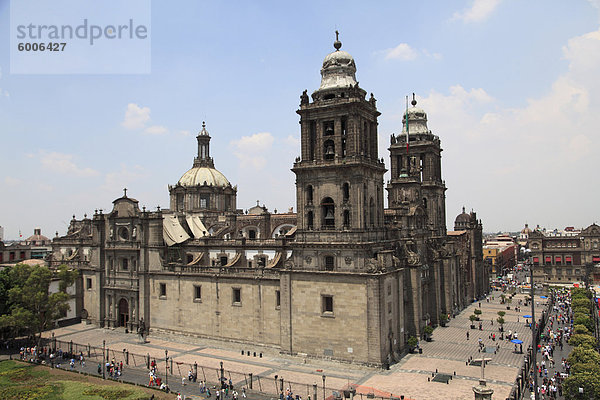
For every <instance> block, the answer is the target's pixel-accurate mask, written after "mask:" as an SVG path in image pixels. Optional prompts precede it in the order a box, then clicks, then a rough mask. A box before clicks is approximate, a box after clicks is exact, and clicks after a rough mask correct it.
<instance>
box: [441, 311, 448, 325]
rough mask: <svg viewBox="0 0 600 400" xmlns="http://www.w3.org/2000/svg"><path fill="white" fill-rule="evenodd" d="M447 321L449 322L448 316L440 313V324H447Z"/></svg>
mask: <svg viewBox="0 0 600 400" xmlns="http://www.w3.org/2000/svg"><path fill="white" fill-rule="evenodd" d="M446 323H448V316H447V315H446V314H445V313H441V314H440V325H442V326H446Z"/></svg>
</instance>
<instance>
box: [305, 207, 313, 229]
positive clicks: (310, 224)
mask: <svg viewBox="0 0 600 400" xmlns="http://www.w3.org/2000/svg"><path fill="white" fill-rule="evenodd" d="M313 219H314V218H313V212H312V211H309V212H308V213H306V229H313V227H314V223H313Z"/></svg>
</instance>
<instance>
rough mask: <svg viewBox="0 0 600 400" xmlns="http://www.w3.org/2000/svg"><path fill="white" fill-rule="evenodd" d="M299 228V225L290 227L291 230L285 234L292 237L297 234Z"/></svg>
mask: <svg viewBox="0 0 600 400" xmlns="http://www.w3.org/2000/svg"><path fill="white" fill-rule="evenodd" d="M297 230H298V227H297V226H294V227H293V228H292V229H290V230H289V231H287V233H286V234H285V235H284V236H285V237H292V236H294V235H295V234H296V231H297Z"/></svg>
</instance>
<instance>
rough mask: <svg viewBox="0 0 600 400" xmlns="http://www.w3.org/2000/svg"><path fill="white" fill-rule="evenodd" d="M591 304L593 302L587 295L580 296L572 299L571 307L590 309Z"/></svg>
mask: <svg viewBox="0 0 600 400" xmlns="http://www.w3.org/2000/svg"><path fill="white" fill-rule="evenodd" d="M591 304H592V302H591V301H590V299H588V298H587V297H578V298H575V299H572V300H571V307H573V308H579V307H585V308H587V309H588V310H589V309H590V305H591Z"/></svg>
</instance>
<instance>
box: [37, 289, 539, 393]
mask: <svg viewBox="0 0 600 400" xmlns="http://www.w3.org/2000/svg"><path fill="white" fill-rule="evenodd" d="M499 294H500V293H499V292H494V293H492V295H491V296H490V298H489V302H488V301H487V300H483V301H482V302H481V309H482V315H481V319H482V330H479V329H474V330H473V329H470V328H469V326H470V321H469V316H470V315H471V314H473V310H474V309H475V308H476V307H479V304H478V303H473V304H471V305H470V306H469V307H467V308H466V309H465V310H463V311H462V312H461V313H460V314H459V315H458V316H456V318H453V319H451V320H450V321H449V323H448V324H447V326H446V327H439V328H436V329H435V331H434V333H433V341H432V342H425V341H421V343H420V346H421V348H422V349H423V353H422V354H410V355H408V356H406V357H404V358H403V359H402V360H401V361H400V362H399V363H397V364H394V365H392V367H391V368H390V370H381V369H375V368H370V367H365V366H360V365H350V364H343V363H338V362H331V361H324V360H313V359H310V358H309V359H303V358H300V357H289V356H284V355H281V354H279V352H278V351H277V350H275V349H271V348H263V347H257V346H250V345H243V344H239V343H228V342H221V341H216V340H207V339H198V338H194V337H188V336H182V335H167V334H154V333H153V334H152V335H151V336H150V338H149V341H148V343H145V344H140V343H139V341H138V338H137V336H136V335H133V334H126V333H124V331H121V330H119V329H114V330H113V329H101V328H97V327H94V326H92V325H86V324H83V323H82V324H78V325H73V326H69V327H64V328H59V329H55V330H54V331H52V332H47V333H46V334H45V336H46V337H51V333H54V334H55V337H56V338H57V339H59V340H63V341H69V340H72V341H73V342H74V343H81V344H87V343H89V344H91V345H92V346H98V347H102V340H103V339H104V340H105V341H106V346H107V348H109V349H110V350H111V352H110V354H111V358H112V357H113V356H114V357H116V360H117V361H120V360H121V359H123V356H122V354H123V353H122V350H123V349H127V350H128V351H129V352H131V353H136V354H142V355H145V354H149V355H150V357H151V358H152V359H156V361H157V363H158V367H157V369H158V373H159V376H161V377H163V376H164V370H165V362H164V357H165V350H168V352H169V353H168V355H169V357H173V360H174V363H173V369H174V372H175V375H176V376H177V377H176V378H175V377H173V376H169V386H170V387H171V388H172V389H173V390H176V391H179V390H181V391H182V392H183V393H184V394H185V395H186V396H187V397H189V398H201V396H200V394H199V390H198V383H199V382H197V383H194V384H187V385H186V386H181V375H183V376H184V377H187V372H188V370H189V368H190V365H192V364H194V362H196V363H197V364H198V381H199V380H204V377H206V380H208V381H209V382H217V381H218V368H219V363H220V362H221V361H223V363H224V368H225V370H226V375H225V376H226V378H229V377H230V376H231V379H232V381H233V384H234V386H235V387H236V390H237V391H238V392H239V393H240V395H241V387H243V386H247V384H248V374H249V373H252V374H253V375H254V381H253V385H254V389H260V390H261V391H262V392H268V393H267V394H266V395H265V394H262V395H258V394H255V393H252V392H250V391H248V393H249V397H252V398H261V397H262V398H265V397H266V398H269V399H270V398H277V397H278V396H277V394H276V378H275V377H276V376H277V378H278V379H280V378H281V377H283V378H284V382H285V384H284V385H285V387H287V386H288V385H292V390H293V391H294V393H295V394H299V395H300V396H302V397H304V398H305V399H306V397H307V395H309V394H310V395H311V398H312V397H313V384H315V383H316V384H318V397H319V399H320V398H321V397H322V385H323V375H324V376H325V379H326V382H325V386H326V388H327V390H326V393H325V394H326V396H328V397H329V396H331V393H332V390H340V389H341V388H343V387H344V386H346V385H347V384H348V383H355V384H359V385H362V388H370V389H368V391H369V392H371V393H375V395H376V396H383V397H388V396H389V395H390V394H391V395H393V396H394V397H400V396H401V395H404V396H405V398H406V399H409V398H412V399H427V400H430V399H471V398H473V391H472V387H473V386H474V385H477V383H478V380H479V378H480V376H481V368H480V367H478V366H473V365H466V364H467V361H468V360H469V359H470V358H474V359H477V358H479V357H481V356H482V355H484V356H485V357H486V358H491V359H492V360H491V361H490V362H489V363H488V364H487V365H486V367H485V377H486V379H487V380H488V386H490V387H491V388H492V389H494V396H493V398H496V399H504V398H506V397H508V395H509V393H510V391H511V388H512V385H513V383H514V381H515V379H516V376H517V374H518V372H519V370H520V368H521V366H522V364H523V359H524V354H516V353H515V352H514V350H515V348H514V345H513V344H512V343H510V342H509V341H507V340H500V334H501V333H500V332H499V330H498V328H499V327H498V324H497V322H496V318H497V317H498V315H497V311H500V310H502V311H505V312H506V315H505V316H504V319H505V320H506V323H505V324H504V330H505V332H506V333H508V331H509V330H510V331H512V332H513V333H514V332H517V333H518V338H519V339H521V340H523V342H524V343H523V349H526V348H527V346H528V345H529V343H530V342H531V335H530V333H529V329H528V328H527V327H526V326H525V321H524V318H523V317H522V316H523V315H525V314H528V313H529V310H526V309H525V308H524V307H523V309H522V311H521V312H517V311H515V310H514V306H517V305H518V301H519V300H522V299H523V298H524V297H525V295H520V294H517V295H515V296H514V298H513V301H512V304H511V305H510V310H507V309H506V305H501V304H500V297H499ZM538 300H539V299H538ZM539 301H541V302H543V301H544V300H539ZM542 305H543V303H542ZM541 311H542V307H541V306H539V307H537V308H536V316H537V317H539V315H540V314H541ZM492 320H493V321H494V322H493V325H492V323H491V321H492ZM467 332H469V339H468V340H467V337H466V333H467ZM492 334H495V335H496V340H495V341H494V340H492V339H491V338H490V335H492ZM480 337H481V340H482V342H483V344H484V346H486V349H487V350H489V351H491V352H490V353H481V352H480V350H479V344H478V339H479V338H480ZM242 350H243V351H244V355H242ZM248 352H249V353H248ZM255 353H256V356H254V354H255ZM261 353H262V357H260V354H261ZM247 354H250V355H247ZM140 358H141V357H137V358H136V359H131V358H130V363H131V364H132V365H133V364H134V363H135V364H136V365H137V366H138V368H127V367H125V371H124V375H123V378H124V379H130V378H132V379H134V380H135V382H139V383H147V381H148V375H147V373H148V372H147V370H146V369H145V368H144V366H145V360H143V359H140ZM91 364H92V362H91V361H88V363H87V369H88V370H91V372H94V373H95V369H96V366H97V363H94V364H93V365H91ZM178 365H179V368H178ZM436 370H437V371H438V372H440V373H445V374H449V375H452V377H453V379H452V380H450V381H448V383H438V382H433V381H430V380H431V378H432V374H435V371H436ZM180 374H181V375H180ZM290 382H291V383H290ZM360 397H361V398H362V397H363V396H360ZM213 398H214V395H213ZM240 398H241V396H240ZM364 398H366V395H364Z"/></svg>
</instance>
